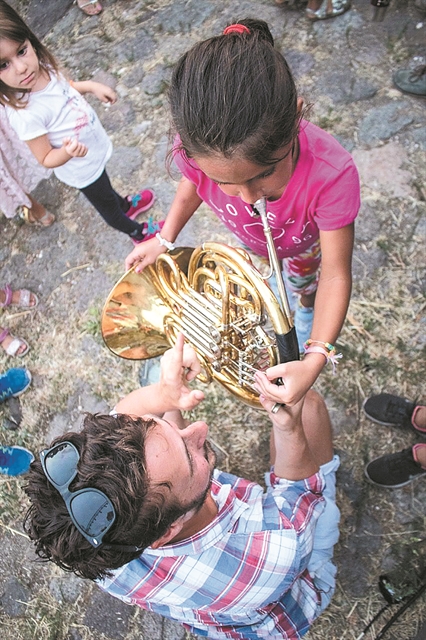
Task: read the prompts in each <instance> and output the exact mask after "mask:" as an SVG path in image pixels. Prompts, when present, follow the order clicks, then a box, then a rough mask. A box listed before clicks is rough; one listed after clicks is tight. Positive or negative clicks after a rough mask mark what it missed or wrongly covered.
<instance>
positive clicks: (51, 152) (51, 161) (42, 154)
mask: <svg viewBox="0 0 426 640" xmlns="http://www.w3.org/2000/svg"><path fill="white" fill-rule="evenodd" d="M26 142H27V145H28V146H29V148H30V150H31V152H32V153H33V154H34V155H35V157H36V159H37V160H38V162H39V163H40V164H42V165H43V166H44V167H47V168H48V169H54V168H55V167H61V166H62V165H64V164H65V163H66V162H68V160H71V158H81V157H83V156H85V155H86V153H87V147H86V145H85V144H83V143H81V142H78V140H76V139H73V138H64V141H63V144H62V147H60V148H56V149H55V148H54V147H52V145H51V144H50V142H49V138H48V137H47V135H46V134H45V135H43V136H39V137H38V138H34V139H33V140H27V141H26Z"/></svg>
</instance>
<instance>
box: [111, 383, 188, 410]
mask: <svg viewBox="0 0 426 640" xmlns="http://www.w3.org/2000/svg"><path fill="white" fill-rule="evenodd" d="M171 404H172V403H171V402H170V400H169V398H168V397H167V394H165V393H164V389H162V388H161V386H160V384H159V383H156V384H152V385H149V386H148V387H140V389H136V390H135V391H132V392H131V393H129V394H128V395H127V396H126V397H125V398H123V399H122V400H120V402H118V403H117V404H116V406H115V409H116V411H117V412H118V413H126V414H128V415H133V416H143V415H145V414H146V413H153V414H154V415H156V416H159V417H161V416H162V415H163V413H166V411H173V410H174V409H176V408H177V407H175V406H171Z"/></svg>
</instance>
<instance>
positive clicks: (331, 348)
mask: <svg viewBox="0 0 426 640" xmlns="http://www.w3.org/2000/svg"><path fill="white" fill-rule="evenodd" d="M314 343H315V344H322V345H323V346H324V347H325V348H326V349H327V351H328V353H331V352H332V351H336V347H335V346H334V344H331V343H330V342H322V341H321V340H312V338H309V340H306V342H305V344H304V345H303V346H304V348H305V349H307V348H308V347H309V346H310V345H311V344H314Z"/></svg>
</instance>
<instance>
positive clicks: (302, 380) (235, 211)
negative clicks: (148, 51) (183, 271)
mask: <svg viewBox="0 0 426 640" xmlns="http://www.w3.org/2000/svg"><path fill="white" fill-rule="evenodd" d="M170 105H171V113H172V119H173V124H174V127H175V129H176V131H177V137H176V140H175V144H174V148H173V157H174V161H175V163H176V165H177V166H178V168H179V170H180V171H181V173H182V179H181V180H180V183H179V186H178V189H177V193H176V196H175V199H174V201H173V203H172V205H171V208H170V211H169V213H168V215H167V218H166V222H165V224H164V227H163V229H162V230H161V234H160V233H158V234H157V235H156V238H153V239H151V240H149V241H147V242H144V243H143V245H141V246H139V247H136V248H135V249H134V250H133V251H132V253H131V254H130V255H129V256H128V258H127V260H126V267H127V268H130V267H131V266H132V265H134V264H136V271H141V270H142V269H143V268H144V267H145V266H147V265H148V264H151V263H153V262H154V261H155V259H156V258H157V256H158V255H159V254H160V253H162V252H164V251H166V250H167V249H168V248H169V249H170V248H172V246H173V242H174V241H175V239H176V237H177V235H178V233H179V232H180V231H181V229H182V228H183V227H184V225H185V224H186V222H187V221H188V220H189V218H190V217H191V216H192V215H193V214H194V213H195V211H196V210H197V209H198V207H199V206H200V204H201V203H202V202H203V201H204V202H206V203H207V204H208V205H209V206H210V207H211V209H212V210H213V211H214V213H215V214H216V215H217V216H219V218H220V219H221V220H222V221H223V222H224V224H225V225H226V226H227V227H228V229H230V230H231V231H232V232H233V233H234V234H235V235H236V236H237V237H238V238H239V240H240V241H241V242H242V243H244V244H245V245H246V246H248V247H249V249H251V250H252V251H253V252H255V253H257V254H259V255H262V256H267V247H266V241H265V236H264V233H263V227H262V223H261V222H260V221H257V220H255V219H253V217H252V207H251V205H253V204H254V203H255V202H256V201H257V200H258V199H260V198H263V197H266V200H267V210H268V219H269V223H270V226H271V229H272V234H273V238H274V243H275V247H276V252H277V255H278V258H279V259H281V260H282V261H283V262H282V264H283V275H284V278H285V280H286V284H287V288H288V290H289V291H290V293H293V295H294V294H297V304H296V309H295V327H296V331H297V335H298V340H299V347H300V350H301V352H304V357H303V360H301V361H296V362H288V363H286V364H281V365H277V366H276V367H272V368H270V369H268V370H267V377H268V379H269V380H273V379H276V378H277V377H281V378H282V379H283V382H284V386H281V387H276V386H275V385H274V386H273V385H272V384H268V383H265V384H266V385H267V387H269V388H268V389H267V388H266V387H265V388H263V392H266V391H267V392H268V394H269V395H270V397H271V398H272V397H273V398H274V399H275V400H276V401H279V402H282V403H286V404H293V403H295V402H297V401H298V400H299V399H300V398H301V397H302V396H303V395H304V393H305V392H306V391H307V389H309V388H310V387H311V385H312V384H313V383H314V381H315V380H316V378H317V377H318V375H319V373H320V372H321V370H322V369H323V367H324V365H325V363H326V362H329V361H330V360H331V361H334V359H335V348H334V346H333V344H334V342H335V341H336V339H337V337H338V335H339V332H340V330H341V328H342V325H343V322H344V319H345V316H346V312H347V308H348V304H349V298H350V293H351V259H352V249H353V241H354V220H355V218H356V216H357V213H358V210H359V206H360V187H359V178H358V172H357V170H356V167H355V165H354V162H353V160H352V157H351V156H350V154H349V153H348V152H347V151H345V149H343V148H342V147H341V146H340V144H339V143H338V142H337V141H336V140H335V139H334V138H333V137H332V136H331V135H330V134H328V133H326V132H324V131H322V130H321V129H319V128H318V127H316V126H315V125H313V124H311V123H309V122H307V121H306V120H305V119H304V117H303V116H304V112H305V109H304V101H303V99H302V98H301V97H298V96H297V93H296V87H295V83H294V80H293V77H292V74H291V72H290V70H289V67H288V65H287V62H286V61H285V59H284V57H283V56H282V55H281V53H280V52H279V51H277V50H276V49H275V48H274V41H273V38H272V35H271V33H270V31H269V28H268V26H267V24H266V23H265V22H263V21H262V20H252V19H245V20H242V21H240V22H239V23H237V24H233V25H230V26H229V27H227V28H226V29H225V31H224V32H223V34H222V35H220V36H217V37H213V38H210V39H208V40H206V41H204V42H200V43H198V44H196V45H195V46H194V47H193V48H192V49H190V50H189V51H188V52H187V53H185V54H184V55H183V56H182V57H181V59H180V60H179V61H178V63H177V65H176V67H175V69H174V73H173V77H172V81H171V87H170Z"/></svg>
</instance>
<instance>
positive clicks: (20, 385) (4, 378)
mask: <svg viewBox="0 0 426 640" xmlns="http://www.w3.org/2000/svg"><path fill="white" fill-rule="evenodd" d="M30 384H31V374H30V372H29V371H28V369H23V368H12V369H8V370H7V371H6V373H3V374H2V375H0V402H4V401H5V400H7V399H8V398H17V397H18V396H20V395H21V393H24V391H26V390H27V389H28V387H29V386H30Z"/></svg>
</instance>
